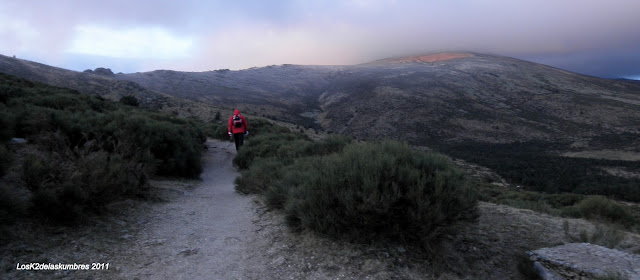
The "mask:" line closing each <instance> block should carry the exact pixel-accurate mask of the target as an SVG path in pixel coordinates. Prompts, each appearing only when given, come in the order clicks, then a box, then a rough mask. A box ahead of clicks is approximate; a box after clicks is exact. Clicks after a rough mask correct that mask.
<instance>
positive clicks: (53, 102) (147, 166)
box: [0, 74, 206, 223]
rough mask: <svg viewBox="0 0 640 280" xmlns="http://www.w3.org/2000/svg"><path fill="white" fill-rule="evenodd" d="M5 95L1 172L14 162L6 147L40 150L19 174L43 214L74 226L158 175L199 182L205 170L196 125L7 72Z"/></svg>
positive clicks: (0, 107)
mask: <svg viewBox="0 0 640 280" xmlns="http://www.w3.org/2000/svg"><path fill="white" fill-rule="evenodd" d="M0 89H1V90H2V91H3V92H2V93H0V101H1V103H0V124H1V127H0V174H2V173H3V172H4V170H5V169H6V166H7V165H6V159H8V158H10V157H11V153H10V152H9V151H7V150H6V149H5V147H4V142H6V141H7V140H8V139H10V137H23V138H27V139H28V140H29V142H30V143H34V144H35V147H34V148H36V149H37V152H34V153H33V154H30V155H27V156H26V157H25V159H24V161H23V165H22V172H23V178H24V181H25V183H26V186H27V187H28V189H29V190H31V191H32V192H33V198H32V203H31V204H32V209H31V210H32V211H33V212H34V213H36V214H37V215H38V216H44V217H48V218H49V219H50V220H53V221H56V222H61V223H73V222H75V221H77V220H78V218H79V217H82V216H83V214H84V213H91V212H100V211H101V209H102V208H103V207H104V205H105V204H106V203H109V202H111V201H114V200H116V199H119V198H121V197H129V196H136V195H139V194H141V193H143V192H144V190H145V189H146V188H145V186H146V180H147V177H148V175H150V174H152V173H153V172H157V174H161V175H169V176H181V177H198V176H199V174H200V173H201V171H202V165H201V161H200V158H201V153H202V143H203V142H204V141H205V140H206V136H205V134H204V133H203V131H202V130H201V129H200V127H201V126H202V125H201V124H199V123H197V122H196V121H193V120H184V119H177V118H174V117H170V116H167V115H163V114H160V113H157V112H151V111H149V110H147V109H140V108H135V107H132V106H125V105H123V104H122V103H120V102H111V101H106V100H104V99H102V98H98V97H92V96H89V95H85V94H81V93H79V92H77V91H74V90H69V89H63V88H56V87H51V86H47V85H43V84H38V83H30V82H27V81H24V80H20V79H17V78H15V77H11V76H8V75H5V74H0Z"/></svg>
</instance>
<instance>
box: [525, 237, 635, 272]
mask: <svg viewBox="0 0 640 280" xmlns="http://www.w3.org/2000/svg"><path fill="white" fill-rule="evenodd" d="M527 253H528V254H529V257H530V258H531V260H532V261H533V262H534V265H535V267H536V270H537V271H538V273H539V274H540V276H541V277H542V279H600V278H606V277H617V278H621V279H640V255H635V254H630V253H626V252H622V251H619V250H615V249H609V248H606V247H602V246H599V245H594V244H589V243H569V244H565V245H561V246H556V247H552V248H542V249H538V250H535V251H530V252H527ZM617 278H616V279H617Z"/></svg>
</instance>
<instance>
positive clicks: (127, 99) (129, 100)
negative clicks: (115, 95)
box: [120, 95, 140, 107]
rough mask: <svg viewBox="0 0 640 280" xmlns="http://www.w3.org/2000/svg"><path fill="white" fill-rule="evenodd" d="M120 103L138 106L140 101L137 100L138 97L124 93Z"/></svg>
mask: <svg viewBox="0 0 640 280" xmlns="http://www.w3.org/2000/svg"><path fill="white" fill-rule="evenodd" d="M120 103H122V104H124V105H129V106H133V107H138V106H139V105H140V102H138V99H137V98H136V97H135V96H133V95H125V96H123V97H121V98H120Z"/></svg>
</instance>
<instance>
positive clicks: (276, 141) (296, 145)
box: [233, 133, 311, 169]
mask: <svg viewBox="0 0 640 280" xmlns="http://www.w3.org/2000/svg"><path fill="white" fill-rule="evenodd" d="M310 144H311V140H309V139H308V138H307V137H306V136H304V135H303V134H296V133H281V134H275V133H267V134H262V135H257V136H254V137H252V138H251V141H247V143H246V144H245V145H244V146H242V149H240V151H239V152H238V154H237V155H236V157H235V158H234V159H233V163H234V164H236V165H238V167H239V168H240V169H247V168H249V166H250V165H251V163H252V162H253V161H254V160H255V159H257V158H268V157H275V158H277V159H278V160H280V161H282V162H283V164H289V163H291V162H293V159H295V158H297V157H300V156H302V155H304V154H303V152H304V151H305V149H306V147H307V145H310Z"/></svg>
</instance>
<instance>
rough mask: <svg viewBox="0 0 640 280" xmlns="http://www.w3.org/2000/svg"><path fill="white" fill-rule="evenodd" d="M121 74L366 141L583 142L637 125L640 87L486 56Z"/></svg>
mask: <svg viewBox="0 0 640 280" xmlns="http://www.w3.org/2000/svg"><path fill="white" fill-rule="evenodd" d="M116 77H117V78H118V79H122V80H129V81H135V82H137V83H139V84H141V85H142V86H144V87H146V88H150V89H153V90H157V91H160V92H163V93H167V94H171V95H174V96H179V97H184V98H188V99H192V100H198V101H202V102H215V103H220V104H224V105H226V106H234V107H241V108H246V109H247V110H249V111H252V112H253V113H255V114H257V115H260V114H266V115H267V116H272V117H275V118H278V119H281V120H285V121H290V122H294V123H298V124H303V125H309V124H310V123H312V122H313V121H317V122H319V123H320V124H321V125H322V127H323V128H325V129H327V130H329V131H333V132H338V133H345V134H350V135H353V136H355V137H358V138H363V139H377V138H396V139H400V140H406V141H409V142H411V143H414V144H425V143H431V142H440V143H442V142H446V143H450V142H464V141H479V142H514V141H528V140H548V141H556V140H563V141H575V142H576V143H579V142H581V141H584V139H587V140H588V139H591V138H592V137H593V136H595V135H602V134H619V133H634V134H635V133H640V86H638V85H634V84H632V83H628V82H621V81H613V80H607V79H599V78H594V77H589V76H584V75H579V74H575V73H570V72H567V71H563V70H560V69H556V68H552V67H549V66H544V65H540V64H536V63H532V62H527V61H522V60H517V59H512V58H506V57H498V56H489V55H483V54H472V53H462V54H458V53H444V54H435V55H425V56H415V57H405V58H393V59H385V60H380V61H374V62H372V63H367V64H362V65H354V66H299V65H282V66H269V67H263V68H253V69H248V70H241V71H228V70H218V71H210V72H199V73H189V72H176V71H164V70H161V71H153V72H147V73H135V74H120V75H116ZM639 138H640V137H639Z"/></svg>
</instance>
